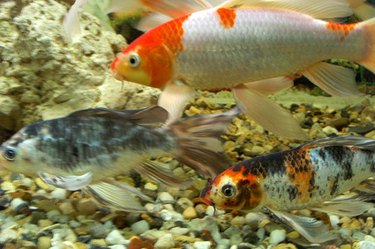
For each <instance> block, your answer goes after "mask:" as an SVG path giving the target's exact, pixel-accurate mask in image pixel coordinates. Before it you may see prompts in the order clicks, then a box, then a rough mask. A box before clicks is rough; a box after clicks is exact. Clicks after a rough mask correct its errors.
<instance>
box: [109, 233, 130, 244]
mask: <svg viewBox="0 0 375 249" xmlns="http://www.w3.org/2000/svg"><path fill="white" fill-rule="evenodd" d="M105 242H107V244H109V245H119V244H127V243H128V241H127V240H126V239H125V238H124V237H123V236H122V235H121V233H120V231H119V230H113V231H112V232H110V233H109V234H108V235H107V237H106V238H105Z"/></svg>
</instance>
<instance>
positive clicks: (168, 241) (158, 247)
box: [154, 234, 175, 249]
mask: <svg viewBox="0 0 375 249" xmlns="http://www.w3.org/2000/svg"><path fill="white" fill-rule="evenodd" d="M174 246H175V241H174V239H173V235H172V234H165V235H164V236H163V237H161V238H159V239H158V240H157V241H156V243H155V245H154V247H155V249H169V248H172V247H174Z"/></svg>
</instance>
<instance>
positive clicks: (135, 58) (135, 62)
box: [129, 53, 141, 67]
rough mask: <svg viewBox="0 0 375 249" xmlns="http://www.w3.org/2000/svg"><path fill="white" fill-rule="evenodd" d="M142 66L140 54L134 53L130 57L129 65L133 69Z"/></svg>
mask: <svg viewBox="0 0 375 249" xmlns="http://www.w3.org/2000/svg"><path fill="white" fill-rule="evenodd" d="M139 64H141V57H139V55H138V54H135V53H132V54H130V55H129V65H130V66H131V67H138V66H139Z"/></svg>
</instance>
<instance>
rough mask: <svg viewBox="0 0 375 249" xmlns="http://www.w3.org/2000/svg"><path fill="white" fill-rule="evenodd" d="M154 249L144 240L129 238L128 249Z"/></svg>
mask: <svg viewBox="0 0 375 249" xmlns="http://www.w3.org/2000/svg"><path fill="white" fill-rule="evenodd" d="M141 248H142V249H143V248H144V249H154V246H153V244H152V243H151V242H150V241H148V240H145V239H142V240H141V239H140V238H139V237H137V236H134V237H132V238H130V242H129V245H128V249H141Z"/></svg>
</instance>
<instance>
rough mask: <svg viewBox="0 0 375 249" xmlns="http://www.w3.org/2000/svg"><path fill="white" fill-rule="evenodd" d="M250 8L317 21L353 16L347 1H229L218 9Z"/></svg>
mask: <svg viewBox="0 0 375 249" xmlns="http://www.w3.org/2000/svg"><path fill="white" fill-rule="evenodd" d="M251 7H263V8H277V9H285V10H290V11H296V12H300V13H304V14H307V15H310V16H312V17H314V18H319V19H327V18H338V17H345V16H350V15H352V14H353V10H352V9H351V8H350V5H349V2H348V1H347V0H313V1H306V0H229V1H226V2H224V3H223V4H221V5H219V6H218V8H251Z"/></svg>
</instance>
